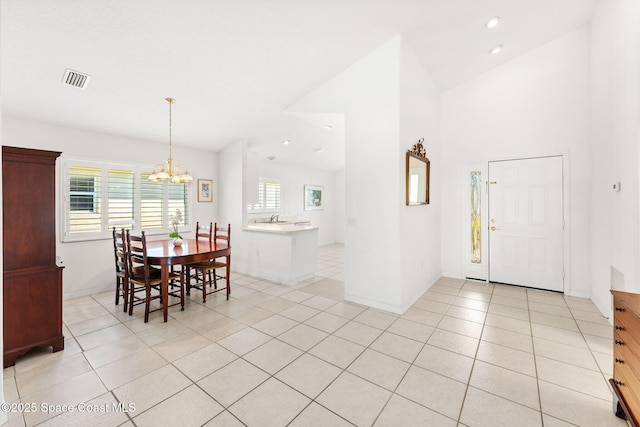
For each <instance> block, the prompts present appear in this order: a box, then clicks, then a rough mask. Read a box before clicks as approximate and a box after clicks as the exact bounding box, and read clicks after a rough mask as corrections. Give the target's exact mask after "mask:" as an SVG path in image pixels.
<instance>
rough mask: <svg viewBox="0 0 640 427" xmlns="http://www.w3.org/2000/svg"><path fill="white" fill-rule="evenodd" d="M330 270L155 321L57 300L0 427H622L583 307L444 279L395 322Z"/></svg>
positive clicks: (598, 320)
mask: <svg viewBox="0 0 640 427" xmlns="http://www.w3.org/2000/svg"><path fill="white" fill-rule="evenodd" d="M343 265H344V264H343V247H342V246H340V245H330V246H325V247H322V248H321V249H320V254H319V270H318V273H317V277H316V278H314V279H313V280H309V281H307V282H305V283H303V284H301V285H300V286H297V287H295V288H291V287H285V286H281V285H277V284H274V283H270V282H267V281H264V280H260V279H257V278H253V277H246V276H242V275H239V274H234V275H233V278H232V284H233V285H232V286H233V288H232V292H233V294H232V295H233V297H232V299H231V300H230V301H228V302H227V301H226V300H225V299H224V296H222V295H219V294H218V295H215V296H210V297H209V298H208V300H207V303H206V304H204V305H203V304H201V303H200V297H199V296H198V294H197V292H196V293H194V294H193V295H192V297H191V299H190V300H189V301H188V303H187V308H186V309H185V311H183V312H181V311H179V309H175V308H173V309H172V310H171V312H170V315H171V318H170V319H169V322H168V323H163V322H162V320H161V313H160V312H156V313H154V314H152V316H151V320H150V322H149V323H147V324H145V323H143V321H142V318H141V315H142V313H141V311H142V310H141V309H140V307H136V308H137V309H138V310H136V312H135V313H134V316H133V317H129V316H128V315H126V314H123V313H122V312H121V306H120V307H116V306H115V305H114V303H113V298H114V294H113V292H107V293H103V294H98V295H92V296H89V297H84V298H78V299H75V300H70V301H65V303H64V334H65V337H66V349H65V350H64V351H62V352H58V353H54V354H50V353H49V352H46V351H39V352H38V351H36V352H33V353H31V354H28V355H26V356H25V357H22V358H20V359H18V362H17V363H16V365H15V367H12V368H7V369H5V370H4V391H5V399H6V401H7V402H13V403H15V402H23V403H35V404H36V408H35V409H36V411H34V412H27V413H24V414H11V415H10V418H9V425H11V426H22V425H27V426H34V425H42V426H73V425H77V426H86V425H94V426H97V425H99V426H120V425H122V426H134V425H135V426H177V425H183V426H200V425H207V426H236V425H237V426H241V425H249V426H285V425H290V426H349V425H356V426H370V425H376V426H418V425H420V426H543V425H544V426H549V427H560V426H570V425H579V426H597V427H603V426H625V425H626V424H625V422H624V421H622V420H619V419H617V418H615V416H614V415H613V413H612V403H611V391H610V389H609V387H608V383H607V381H606V380H607V379H608V378H609V377H610V376H611V367H612V362H611V326H610V325H609V323H608V321H607V320H606V319H604V318H603V317H602V316H601V315H600V313H599V312H598V310H597V309H596V307H595V306H594V305H593V304H592V303H591V302H590V301H589V300H585V299H580V298H572V297H567V296H563V295H560V294H555V293H549V292H543V291H536V290H527V289H523V288H517V287H510V286H502V285H493V284H486V283H480V282H473V281H464V280H456V279H450V278H442V279H440V280H439V281H438V282H437V283H436V284H435V285H434V286H432V287H431V289H429V290H428V291H427V292H426V293H425V294H424V295H423V296H422V297H421V298H420V299H419V300H418V301H416V303H415V304H414V305H413V307H411V308H410V309H409V310H407V312H406V313H404V314H403V315H401V316H399V315H395V314H391V313H387V312H383V311H378V310H374V309H371V308H367V307H363V306H359V305H356V304H351V303H348V302H345V301H343V300H342V295H343V287H344V286H343V281H342V280H343V276H342V273H343ZM80 402H86V404H85V405H79V404H80ZM43 404H44V407H43ZM65 404H66V405H76V406H75V411H74V412H63V411H64V408H62V407H55V406H54V405H65ZM113 404H116V406H117V405H118V404H121V405H122V407H123V408H128V409H130V411H129V412H123V411H120V412H118V411H115V410H114V409H113V406H112V405H113ZM48 405H51V406H48ZM130 405H131V406H130ZM43 409H47V411H44V410H43ZM134 409H135V410H134ZM101 411H104V412H101Z"/></svg>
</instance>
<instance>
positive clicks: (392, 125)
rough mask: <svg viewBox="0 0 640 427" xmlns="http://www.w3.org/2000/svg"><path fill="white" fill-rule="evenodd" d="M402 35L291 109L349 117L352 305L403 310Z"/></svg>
mask: <svg viewBox="0 0 640 427" xmlns="http://www.w3.org/2000/svg"><path fill="white" fill-rule="evenodd" d="M400 50H401V37H400V36H396V37H394V38H392V39H391V40H389V41H388V42H387V43H385V44H383V45H382V46H380V47H379V48H377V49H376V50H375V51H373V52H372V53H370V54H368V55H367V56H365V57H364V58H363V59H361V60H360V61H358V62H357V63H355V64H353V65H352V66H350V67H349V68H347V69H346V70H344V71H343V72H342V73H340V74H338V75H337V76H336V77H334V78H333V79H331V80H329V81H328V82H326V83H324V84H323V85H321V86H320V87H319V88H317V89H316V90H314V91H312V92H311V93H309V94H308V95H306V96H305V97H304V98H302V99H301V100H300V101H298V102H297V103H296V104H294V105H293V106H292V107H291V108H289V110H291V111H300V112H326V113H344V114H345V178H344V180H345V215H346V222H347V223H346V227H345V299H347V300H350V301H354V302H358V303H362V304H366V305H369V306H372V307H376V308H380V309H384V310H389V311H396V312H398V311H400V310H401V306H402V298H401V294H402V292H401V289H400V287H399V286H398V281H399V280H400V277H401V274H400V268H401V267H400V247H399V243H398V242H399V238H398V233H399V227H400V225H399V224H400V222H399V221H400V216H399V210H398V207H397V205H396V203H398V201H399V200H400V195H399V187H398V176H399V174H400V169H399V162H398V161H397V159H398V155H399V153H398V144H399V143H398V139H399V133H400V129H399V128H400V124H399V114H400V104H399V103H400V84H399V78H400V74H399V72H400V66H399V62H400Z"/></svg>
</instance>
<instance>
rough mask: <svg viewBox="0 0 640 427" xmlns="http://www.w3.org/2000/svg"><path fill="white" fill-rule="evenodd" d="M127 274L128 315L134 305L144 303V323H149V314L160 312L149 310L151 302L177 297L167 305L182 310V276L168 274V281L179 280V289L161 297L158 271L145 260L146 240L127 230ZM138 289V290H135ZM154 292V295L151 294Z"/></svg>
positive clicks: (174, 289)
mask: <svg viewBox="0 0 640 427" xmlns="http://www.w3.org/2000/svg"><path fill="white" fill-rule="evenodd" d="M127 274H128V277H129V314H131V313H132V309H133V306H134V305H138V304H142V303H144V305H145V308H144V322H145V323H147V322H148V321H149V313H152V312H154V311H157V310H162V307H159V308H156V309H153V310H151V301H153V300H156V299H159V300H161V298H169V297H177V298H179V299H180V301H179V302H176V303H174V304H169V307H171V306H174V305H178V304H180V305H181V309H182V310H184V275H183V274H182V271H181V272H180V273H174V272H169V280H172V281H175V280H180V286H179V287H175V288H174V287H172V288H170V289H169V291H168V294H167V295H166V296H165V295H162V292H161V289H160V288H161V284H162V277H161V273H160V270H159V269H157V268H154V267H152V266H151V265H150V264H149V260H148V258H147V238H146V236H145V235H144V231H142V232H141V235H140V236H135V235H132V234H131V233H129V230H127ZM136 288H138V289H136ZM137 290H144V296H137V295H136V293H137ZM153 290H155V291H156V293H154V294H152V291H153Z"/></svg>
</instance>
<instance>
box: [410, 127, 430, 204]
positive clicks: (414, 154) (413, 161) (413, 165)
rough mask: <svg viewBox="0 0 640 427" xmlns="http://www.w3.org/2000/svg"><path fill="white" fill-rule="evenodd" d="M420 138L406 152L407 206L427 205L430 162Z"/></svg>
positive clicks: (422, 140)
mask: <svg viewBox="0 0 640 427" xmlns="http://www.w3.org/2000/svg"><path fill="white" fill-rule="evenodd" d="M423 142H424V138H420V139H419V140H418V142H417V143H416V144H415V145H414V146H413V149H412V150H407V171H406V172H407V206H411V205H428V204H429V177H430V171H431V162H430V161H429V158H428V157H427V153H426V151H425V149H424V145H423Z"/></svg>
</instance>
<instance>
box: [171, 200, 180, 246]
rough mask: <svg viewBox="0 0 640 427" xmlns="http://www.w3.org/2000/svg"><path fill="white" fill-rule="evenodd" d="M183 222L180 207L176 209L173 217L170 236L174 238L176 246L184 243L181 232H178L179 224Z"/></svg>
mask: <svg viewBox="0 0 640 427" xmlns="http://www.w3.org/2000/svg"><path fill="white" fill-rule="evenodd" d="M181 222H182V212H181V211H180V209H176V213H175V215H173V216H172V217H171V233H170V234H169V237H171V238H172V239H173V244H174V245H175V246H181V245H182V236H181V235H180V233H178V226H180V223H181Z"/></svg>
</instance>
